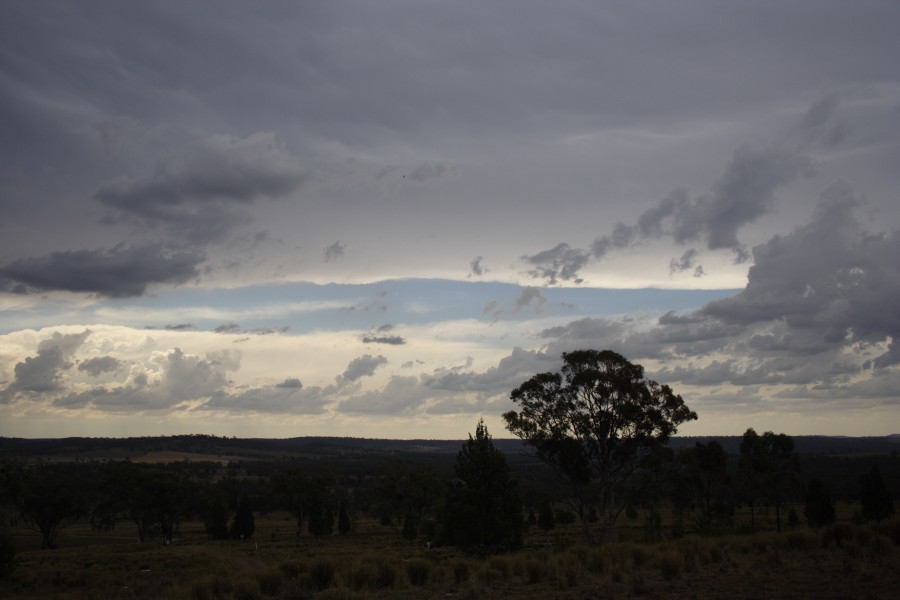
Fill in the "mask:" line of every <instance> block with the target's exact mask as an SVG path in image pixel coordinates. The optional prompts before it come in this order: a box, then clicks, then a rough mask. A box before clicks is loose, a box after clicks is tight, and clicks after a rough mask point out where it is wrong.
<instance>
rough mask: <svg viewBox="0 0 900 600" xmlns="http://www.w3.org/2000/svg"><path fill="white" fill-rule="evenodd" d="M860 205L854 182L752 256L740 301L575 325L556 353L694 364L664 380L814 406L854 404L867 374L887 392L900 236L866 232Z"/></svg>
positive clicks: (551, 346) (835, 188) (558, 334)
mask: <svg viewBox="0 0 900 600" xmlns="http://www.w3.org/2000/svg"><path fill="white" fill-rule="evenodd" d="M860 206H861V201H860V200H859V199H858V198H857V196H856V195H855V193H854V192H853V190H852V189H851V188H850V187H849V186H848V185H847V184H846V183H842V182H838V183H835V184H833V185H831V186H830V187H829V188H827V189H826V190H825V191H824V192H823V193H822V195H821V200H820V202H819V205H818V207H817V208H816V210H815V212H814V214H813V215H812V217H811V219H810V221H809V222H808V223H807V224H805V225H803V226H801V227H798V228H796V229H795V230H794V231H793V232H791V233H789V234H786V235H778V236H775V237H773V238H772V239H771V240H769V241H768V242H767V243H765V244H760V245H758V246H756V247H755V248H753V259H754V265H753V266H752V267H751V268H750V271H749V274H748V283H747V286H746V288H745V289H743V290H742V291H741V292H739V293H737V294H736V295H734V296H731V297H728V298H724V299H722V300H716V301H713V302H710V303H709V304H707V305H706V306H704V307H703V308H702V309H700V310H698V311H696V312H694V313H691V314H687V315H677V314H675V313H673V312H669V313H666V314H665V315H663V316H662V317H660V318H659V319H658V321H657V323H656V324H655V326H650V327H647V326H643V327H636V328H635V327H633V326H626V324H625V323H619V322H613V321H609V320H603V319H591V318H588V319H582V320H579V321H574V322H572V323H570V324H568V325H566V326H561V327H555V328H552V329H548V330H545V331H544V332H542V334H541V335H542V337H544V338H546V339H548V340H549V343H548V345H547V352H548V353H551V354H552V353H553V352H556V351H566V350H570V349H572V348H579V347H604V348H605V347H608V348H612V349H615V350H617V351H619V352H622V353H623V354H625V355H626V356H629V358H633V359H635V360H646V359H663V360H667V361H668V360H677V361H683V360H687V361H691V364H690V366H685V365H683V364H679V365H678V366H672V367H668V366H664V367H661V368H660V369H659V370H658V371H657V372H656V373H655V375H656V376H657V377H658V378H659V379H661V380H665V381H679V382H681V383H684V384H690V385H697V386H713V385H718V384H722V383H730V384H732V385H734V386H774V385H794V386H798V387H797V388H796V390H801V389H806V390H807V397H808V398H826V397H832V398H833V397H846V398H849V394H851V393H853V392H854V390H859V389H863V388H865V389H868V388H867V387H866V385H863V384H858V382H852V381H851V379H852V378H853V377H855V376H858V375H860V374H862V373H864V372H866V371H867V370H868V371H871V373H870V374H869V375H867V376H866V377H868V378H878V381H879V382H882V383H880V384H879V385H877V386H876V385H875V384H872V386H873V387H872V390H876V391H878V393H881V391H883V390H884V389H885V387H886V386H885V384H884V383H883V382H884V381H887V380H891V381H893V380H895V379H897V376H896V374H894V375H892V373H893V371H892V370H891V369H888V367H891V366H893V365H896V364H897V363H898V361H897V358H898V356H897V354H898V353H897V350H896V340H897V339H900V308H898V304H897V302H896V298H898V297H900V263H898V261H897V260H896V257H897V256H900V232H897V231H893V232H890V233H880V234H871V233H867V232H866V231H864V230H863V228H862V226H861V224H860V222H859V220H858V218H857V214H858V212H859V208H860ZM725 357H730V358H725ZM879 371H882V372H884V373H880V372H879ZM885 373H887V374H885ZM826 388H827V389H829V390H832V391H830V392H829V393H828V394H824V393H820V392H818V391H816V390H822V389H826ZM876 391H873V392H872V393H876ZM794 393H795V394H800V392H799V391H795V392H794Z"/></svg>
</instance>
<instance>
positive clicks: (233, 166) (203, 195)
mask: <svg viewBox="0 0 900 600" xmlns="http://www.w3.org/2000/svg"><path fill="white" fill-rule="evenodd" d="M295 163H296V161H295V160H294V159H293V158H292V157H290V156H289V155H288V154H287V153H286V152H284V151H283V150H282V149H281V148H279V147H278V146H277V145H276V144H275V141H274V137H273V136H271V135H270V134H253V135H251V136H249V137H248V138H246V139H239V138H233V137H229V136H215V137H212V138H209V139H207V140H205V141H204V143H203V144H201V145H200V147H199V148H198V149H197V150H195V151H194V153H193V154H192V155H191V156H189V157H187V158H186V159H185V160H184V161H183V162H182V163H181V164H179V165H177V166H174V167H169V166H167V165H162V166H161V167H160V168H159V169H158V171H157V172H156V173H155V174H154V175H153V177H151V178H147V179H141V180H134V179H130V178H120V179H118V180H115V181H112V182H109V183H106V184H104V185H103V186H102V187H101V188H100V189H99V190H98V191H97V193H96V194H95V198H96V199H97V200H98V201H99V202H100V203H101V204H103V205H104V206H107V207H109V208H111V209H113V212H111V213H110V214H109V215H107V217H106V219H105V222H108V223H115V222H118V221H122V220H133V221H135V222H136V223H138V224H140V225H149V226H163V227H165V228H167V229H168V230H170V231H171V232H172V233H175V234H177V235H178V236H180V237H185V238H187V239H190V240H192V241H195V242H201V243H206V242H211V241H217V240H220V239H222V238H223V237H224V236H225V235H226V234H227V233H229V232H230V230H231V229H233V228H234V227H236V226H237V225H239V224H241V223H243V222H245V221H246V219H247V216H246V214H245V212H244V211H243V210H242V207H246V206H247V205H250V204H253V203H254V202H255V201H256V200H258V199H260V198H280V197H284V196H287V195H289V194H291V193H293V192H294V191H295V190H297V189H298V188H299V187H300V186H301V185H302V184H303V183H304V181H306V180H307V179H308V175H307V174H306V173H305V172H304V171H303V170H301V169H300V167H299V166H297V165H296V164H295Z"/></svg>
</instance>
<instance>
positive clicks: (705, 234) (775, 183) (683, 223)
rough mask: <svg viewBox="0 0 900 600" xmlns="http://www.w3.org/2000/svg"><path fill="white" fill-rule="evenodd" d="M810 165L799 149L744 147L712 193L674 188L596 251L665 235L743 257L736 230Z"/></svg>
mask: <svg viewBox="0 0 900 600" xmlns="http://www.w3.org/2000/svg"><path fill="white" fill-rule="evenodd" d="M811 169H812V162H811V160H810V159H809V158H808V157H807V156H805V155H804V154H802V153H799V152H797V151H794V150H790V149H786V148H780V147H771V148H763V149H756V148H752V147H750V146H742V147H740V148H738V149H737V150H735V152H734V155H733V156H732V158H731V161H730V162H729V163H728V166H727V167H726V169H725V173H724V174H723V175H722V177H721V178H720V179H719V180H718V181H717V182H716V183H715V185H714V186H713V189H712V192H711V193H710V194H709V195H706V196H700V197H697V198H693V199H692V198H690V197H689V195H688V192H687V191H686V190H683V189H678V190H674V191H673V192H672V193H670V194H669V195H668V196H667V197H665V198H664V199H663V200H661V201H660V202H659V204H657V205H656V206H654V207H653V208H651V209H649V210H647V211H645V212H644V213H643V214H642V215H641V216H640V217H638V220H637V223H636V224H635V225H625V224H622V223H619V224H617V226H616V227H615V228H614V230H613V232H612V233H611V234H609V235H605V236H602V237H600V238H597V239H596V240H595V241H594V243H593V245H592V251H593V254H594V256H595V257H596V258H602V257H603V256H605V255H606V254H607V252H608V251H609V250H611V249H615V248H625V247H628V246H630V245H633V244H636V243H639V242H641V241H642V240H645V239H654V238H661V237H664V236H666V237H671V238H672V239H673V240H674V241H675V242H677V243H679V244H683V243H686V242H690V241H704V242H705V243H706V247H707V248H708V249H709V250H720V249H730V250H733V251H734V252H735V253H736V254H737V256H738V258H739V259H740V260H743V259H745V251H744V250H743V246H742V244H741V243H740V241H739V240H738V237H737V232H738V230H739V229H740V228H741V227H743V226H745V225H748V224H750V223H753V222H754V221H756V220H757V219H758V218H759V217H761V216H762V215H764V214H766V213H767V212H769V211H770V210H771V209H772V207H773V201H774V199H775V192H776V190H778V188H780V187H782V186H784V185H787V184H789V183H791V182H793V181H795V180H796V179H797V178H798V177H800V176H801V175H803V174H804V173H810V172H811ZM682 270H683V269H682Z"/></svg>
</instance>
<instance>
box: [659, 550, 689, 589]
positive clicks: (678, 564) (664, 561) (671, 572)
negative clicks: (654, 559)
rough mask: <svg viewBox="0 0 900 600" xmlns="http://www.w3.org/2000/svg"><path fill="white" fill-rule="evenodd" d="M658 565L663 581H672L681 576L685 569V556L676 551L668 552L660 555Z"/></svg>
mask: <svg viewBox="0 0 900 600" xmlns="http://www.w3.org/2000/svg"><path fill="white" fill-rule="evenodd" d="M658 564H659V571H660V573H662V576H663V579H665V580H666V581H670V580H672V579H675V578H677V577H678V576H679V575H681V571H682V570H683V569H684V556H682V555H681V552H678V551H676V550H666V551H663V552H661V553H660V555H659V562H658Z"/></svg>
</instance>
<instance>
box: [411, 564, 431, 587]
mask: <svg viewBox="0 0 900 600" xmlns="http://www.w3.org/2000/svg"><path fill="white" fill-rule="evenodd" d="M430 573H431V563H429V562H427V561H424V560H421V559H418V558H414V559H412V560H410V561H409V562H408V563H406V576H407V577H408V578H409V582H410V583H411V584H412V585H415V586H419V587H421V586H424V585H425V584H426V583H428V575H429V574H430Z"/></svg>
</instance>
